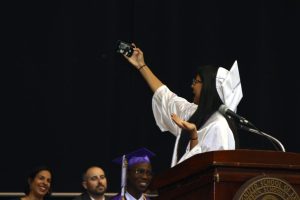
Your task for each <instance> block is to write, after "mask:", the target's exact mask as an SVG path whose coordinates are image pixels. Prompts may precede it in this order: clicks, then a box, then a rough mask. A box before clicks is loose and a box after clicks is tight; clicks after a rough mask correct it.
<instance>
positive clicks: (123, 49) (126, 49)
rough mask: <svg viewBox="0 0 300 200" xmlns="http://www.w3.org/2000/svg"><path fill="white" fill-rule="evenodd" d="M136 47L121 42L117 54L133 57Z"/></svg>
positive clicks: (118, 44) (118, 43) (118, 42)
mask: <svg viewBox="0 0 300 200" xmlns="http://www.w3.org/2000/svg"><path fill="white" fill-rule="evenodd" d="M133 48H134V46H133V45H132V44H130V43H128V42H124V41H121V40H118V41H117V50H116V51H117V53H121V54H123V55H125V56H128V57H130V56H132V54H133Z"/></svg>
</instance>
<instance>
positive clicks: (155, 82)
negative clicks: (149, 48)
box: [124, 47, 163, 92]
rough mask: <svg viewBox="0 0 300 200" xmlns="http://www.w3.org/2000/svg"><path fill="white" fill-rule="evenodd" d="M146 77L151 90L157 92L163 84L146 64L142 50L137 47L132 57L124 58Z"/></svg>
mask: <svg viewBox="0 0 300 200" xmlns="http://www.w3.org/2000/svg"><path fill="white" fill-rule="evenodd" d="M124 57H125V58H126V59H127V60H128V61H129V62H130V63H131V64H132V65H133V66H134V67H135V68H136V69H137V70H138V71H139V72H140V73H141V74H142V76H143V77H144V79H145V80H146V82H147V83H148V85H149V87H150V89H151V90H152V91H153V92H155V91H156V90H157V89H158V88H159V87H160V86H162V85H163V83H162V82H161V81H160V80H159V79H158V78H157V77H156V76H155V75H154V74H153V73H152V71H151V70H150V68H149V67H148V66H147V65H146V64H145V60H144V54H143V52H142V51H141V49H139V48H137V47H135V48H134V52H133V54H132V56H131V57H127V56H124Z"/></svg>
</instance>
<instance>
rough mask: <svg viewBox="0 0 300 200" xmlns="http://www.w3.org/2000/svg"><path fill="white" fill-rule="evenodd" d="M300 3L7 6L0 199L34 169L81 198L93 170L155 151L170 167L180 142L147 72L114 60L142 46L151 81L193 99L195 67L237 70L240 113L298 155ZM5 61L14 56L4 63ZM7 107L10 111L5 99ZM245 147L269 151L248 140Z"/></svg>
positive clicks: (114, 176) (116, 181)
mask: <svg viewBox="0 0 300 200" xmlns="http://www.w3.org/2000/svg"><path fill="white" fill-rule="evenodd" d="M299 4H300V3H299V1H297V0H286V1H280V0H273V1H259V0H257V1H251V2H243V1H237V0H236V1H234V0H230V1H222V0H215V1H180V0H164V1H162V0H148V1H146V0H94V1H78V0H73V1H14V2H9V3H7V5H5V6H3V9H4V10H5V12H4V14H5V18H3V21H4V22H3V26H2V32H4V33H6V34H5V37H3V38H2V39H3V40H5V44H7V46H6V45H5V46H4V47H5V52H6V53H7V54H4V55H5V56H4V58H3V60H4V61H5V62H4V64H3V65H2V67H1V68H2V80H3V84H2V87H1V88H2V95H1V97H2V98H1V99H2V102H3V103H2V108H1V116H2V117H1V118H2V123H1V145H0V152H1V165H0V177H1V181H0V190H1V192H22V191H23V188H24V185H25V176H26V173H27V172H28V170H29V169H31V168H32V167H34V166H36V165H40V164H46V165H49V166H50V167H51V168H53V171H54V177H53V190H54V191H55V192H80V191H81V183H80V181H81V174H82V172H83V171H84V170H85V168H86V167H88V166H91V165H100V166H103V167H104V169H105V170H106V173H107V177H108V183H109V189H108V191H109V192H117V191H118V190H119V185H120V167H119V166H116V165H115V164H113V163H112V160H113V159H114V158H115V157H117V156H120V155H122V154H123V153H127V152H130V151H132V150H135V149H137V148H140V147H146V148H148V149H150V150H152V151H153V152H154V153H155V154H156V157H155V158H154V159H153V166H154V170H155V172H156V173H160V172H163V171H164V170H166V169H168V168H169V166H170V162H171V154H172V148H173V144H174V142H175V140H174V137H173V136H172V135H171V134H170V133H168V132H166V133H162V132H161V131H160V130H159V128H158V127H157V126H156V124H155V121H154V118H153V114H152V110H151V98H152V93H151V91H150V89H149V88H148V86H147V85H146V83H145V82H144V80H143V79H142V77H141V76H140V74H139V72H138V71H137V70H135V69H134V68H133V67H132V66H130V65H129V64H128V63H127V61H126V60H125V59H124V58H123V57H122V56H121V55H119V54H117V53H116V52H115V48H116V42H117V40H125V41H128V42H134V43H135V44H136V45H137V46H139V47H140V48H141V49H142V50H143V52H144V55H145V60H146V63H147V64H148V65H149V67H150V68H151V69H152V70H153V72H154V73H155V74H157V76H158V77H159V78H160V79H161V80H162V81H163V82H164V83H165V84H166V85H168V86H169V88H170V89H172V90H173V91H174V92H175V93H177V94H178V95H180V96H183V97H185V98H187V99H188V100H192V91H191V87H190V86H191V81H192V78H194V76H193V75H194V70H195V69H196V67H197V66H198V65H201V64H207V63H213V64H218V65H220V66H223V67H226V68H230V66H231V65H232V64H233V62H234V61H235V60H238V64H239V70H240V75H241V82H242V88H243V93H244V98H243V99H242V101H241V103H240V105H239V107H238V114H240V115H241V116H243V117H245V118H247V119H248V120H250V121H251V122H252V123H253V124H255V125H256V126H257V127H258V128H259V129H260V130H262V131H264V132H266V133H268V134H270V135H272V136H274V137H276V138H277V139H279V140H280V141H281V142H282V143H283V144H284V146H285V147H286V150H287V151H290V152H300V147H299V131H298V123H299V114H298V113H299V111H300V110H299V96H300V95H299V91H300V88H299V85H300V84H299V83H298V79H299V75H298V73H297V72H298V71H299V67H300V65H299V41H300V39H299V38H300V37H299V35H300V31H299V28H298V27H299V19H300V18H299V13H300V9H299V7H300V5H299ZM6 55H7V56H6ZM3 100H4V101H3ZM240 140H241V141H240V142H241V144H240V147H241V148H248V149H268V150H273V149H274V147H273V146H272V145H271V143H270V142H269V141H268V140H267V139H265V138H262V137H260V136H257V135H254V134H249V133H245V132H243V131H240Z"/></svg>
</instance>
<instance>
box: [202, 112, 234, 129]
mask: <svg viewBox="0 0 300 200" xmlns="http://www.w3.org/2000/svg"><path fill="white" fill-rule="evenodd" d="M208 126H211V127H214V128H224V127H228V128H229V125H228V123H227V120H226V119H225V117H224V116H223V115H222V114H221V113H219V112H218V111H216V112H215V113H213V114H212V115H211V116H210V118H209V119H208V120H207V121H206V122H205V124H204V125H203V128H205V127H208Z"/></svg>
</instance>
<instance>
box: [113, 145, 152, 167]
mask: <svg viewBox="0 0 300 200" xmlns="http://www.w3.org/2000/svg"><path fill="white" fill-rule="evenodd" d="M153 156H155V154H154V153H153V152H151V151H150V150H148V149H146V148H140V149H138V150H136V151H133V152H131V153H128V154H125V157H126V159H127V163H128V167H131V166H132V165H135V164H138V163H150V158H151V157H153ZM122 161H123V156H121V157H118V158H116V159H114V160H113V162H114V163H117V164H119V165H122Z"/></svg>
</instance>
